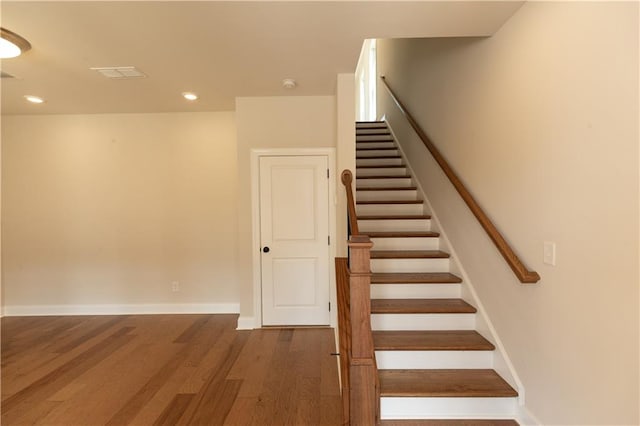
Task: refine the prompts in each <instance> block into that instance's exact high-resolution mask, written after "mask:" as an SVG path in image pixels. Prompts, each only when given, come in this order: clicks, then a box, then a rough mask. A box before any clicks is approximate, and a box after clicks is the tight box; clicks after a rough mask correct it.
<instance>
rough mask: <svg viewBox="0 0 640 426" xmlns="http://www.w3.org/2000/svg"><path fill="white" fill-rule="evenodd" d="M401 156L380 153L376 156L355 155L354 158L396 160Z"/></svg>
mask: <svg viewBox="0 0 640 426" xmlns="http://www.w3.org/2000/svg"><path fill="white" fill-rule="evenodd" d="M401 158H402V157H401V156H399V155H380V156H376V157H366V156H365V157H363V156H356V160H397V159H401Z"/></svg>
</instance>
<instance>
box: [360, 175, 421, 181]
mask: <svg viewBox="0 0 640 426" xmlns="http://www.w3.org/2000/svg"><path fill="white" fill-rule="evenodd" d="M357 179H411V175H374V176H356V180H357Z"/></svg>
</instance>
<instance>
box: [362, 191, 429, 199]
mask: <svg viewBox="0 0 640 426" xmlns="http://www.w3.org/2000/svg"><path fill="white" fill-rule="evenodd" d="M417 199H418V191H416V190H415V189H407V190H399V191H356V201H388V200H417Z"/></svg>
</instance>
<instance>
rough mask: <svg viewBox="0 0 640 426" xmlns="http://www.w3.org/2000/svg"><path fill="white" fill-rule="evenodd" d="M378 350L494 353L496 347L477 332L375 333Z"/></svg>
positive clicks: (420, 331)
mask: <svg viewBox="0 0 640 426" xmlns="http://www.w3.org/2000/svg"><path fill="white" fill-rule="evenodd" d="M373 345H374V347H375V349H376V350H395V351H492V350H494V349H495V346H493V344H492V343H491V342H489V341H488V340H487V339H485V338H484V337H482V335H480V333H478V332H477V331H475V330H419V331H404V330H403V331H374V332H373Z"/></svg>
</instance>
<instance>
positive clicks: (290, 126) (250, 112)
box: [236, 96, 336, 326]
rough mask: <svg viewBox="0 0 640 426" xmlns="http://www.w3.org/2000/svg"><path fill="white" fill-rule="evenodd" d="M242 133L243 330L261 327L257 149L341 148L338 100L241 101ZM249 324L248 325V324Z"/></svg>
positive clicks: (238, 112)
mask: <svg viewBox="0 0 640 426" xmlns="http://www.w3.org/2000/svg"><path fill="white" fill-rule="evenodd" d="M236 120H237V131H238V178H237V180H238V227H237V235H238V274H237V277H238V289H239V293H240V316H241V323H242V324H241V326H249V325H250V324H251V325H252V324H257V323H255V322H254V321H259V318H255V317H254V315H255V312H254V292H253V279H254V277H253V270H252V268H253V264H252V259H253V251H252V250H253V249H255V250H258V249H259V247H252V210H251V209H252V206H251V167H250V156H251V150H252V149H266V148H320V147H335V145H336V100H335V97H334V96H283V97H257V98H237V99H236ZM245 319H246V322H244V321H243V320H245Z"/></svg>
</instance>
